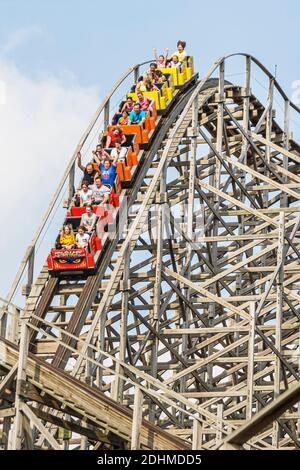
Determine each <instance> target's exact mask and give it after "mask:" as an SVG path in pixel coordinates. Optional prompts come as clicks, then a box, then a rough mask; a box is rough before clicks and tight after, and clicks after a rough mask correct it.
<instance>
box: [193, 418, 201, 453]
mask: <svg viewBox="0 0 300 470" xmlns="http://www.w3.org/2000/svg"><path fill="white" fill-rule="evenodd" d="M202 437H203V435H202V426H201V424H200V423H199V421H198V420H197V419H194V420H193V441H192V450H199V449H202Z"/></svg>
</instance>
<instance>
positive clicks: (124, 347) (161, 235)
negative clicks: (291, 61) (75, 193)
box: [0, 56, 300, 449]
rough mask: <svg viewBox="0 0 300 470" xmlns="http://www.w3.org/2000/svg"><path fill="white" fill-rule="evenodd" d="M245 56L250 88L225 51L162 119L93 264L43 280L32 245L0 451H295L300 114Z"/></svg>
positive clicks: (13, 312) (9, 346)
mask: <svg viewBox="0 0 300 470" xmlns="http://www.w3.org/2000/svg"><path fill="white" fill-rule="evenodd" d="M244 60H245V68H244V69H243V70H244V75H245V82H244V83H243V84H242V85H234V84H232V83H231V82H229V81H226V80H225V78H227V77H226V76H225V68H226V70H227V63H228V62H229V61H230V57H228V58H222V59H220V60H219V61H218V62H216V63H215V64H214V65H213V67H212V69H211V70H210V71H209V73H208V74H207V76H206V77H205V78H204V79H203V80H200V81H198V82H197V83H195V85H194V86H193V88H192V89H189V90H188V91H187V92H186V93H185V94H184V95H183V96H182V98H181V99H180V100H179V102H178V103H177V104H176V106H175V107H174V108H172V110H171V111H170V113H169V114H168V116H166V117H165V120H164V123H163V125H162V126H161V128H160V130H159V132H158V134H157V138H156V140H155V145H152V146H151V148H150V149H149V150H145V159H144V162H145V163H144V164H143V167H142V169H141V171H140V173H139V176H138V178H137V180H136V182H135V184H134V186H133V187H132V189H131V191H130V192H129V193H128V197H127V200H126V204H127V207H128V211H126V210H125V209H124V212H123V213H124V214H125V215H124V218H123V219H124V220H123V225H122V230H119V235H118V236H114V234H107V236H110V237H111V243H110V247H109V249H108V250H107V252H106V255H105V257H104V258H103V260H102V262H101V266H100V268H99V271H98V272H97V274H96V275H94V276H90V277H89V278H88V279H87V280H74V279H72V280H68V279H64V280H58V279H56V278H50V277H49V275H48V271H47V269H46V267H43V269H42V270H41V272H40V274H39V275H38V276H37V277H36V278H34V246H35V243H36V242H37V238H36V239H34V242H33V245H32V246H31V247H30V248H29V250H28V251H27V253H26V256H25V258H24V260H23V264H22V266H21V268H20V270H19V273H18V276H17V278H16V280H15V282H14V284H13V286H12V290H11V292H10V295H9V297H8V299H7V300H8V303H3V308H2V314H1V316H2V330H1V331H2V334H1V338H0V357H1V363H0V366H1V373H2V374H3V375H2V382H1V383H0V397H1V401H0V419H1V423H2V434H1V439H2V445H3V447H4V448H16V449H18V448H21V447H22V448H35V449H38V448H54V449H58V448H70V449H72V448H76V447H80V448H82V449H88V448H89V449H104V448H108V449H122V448H128V449H130V448H131V449H137V448H144V449H191V448H194V449H202V448H203V449H217V448H224V447H225V446H229V447H236V446H243V445H244V447H245V448H253V449H266V448H275V449H283V448H284V449H286V448H288V449H293V448H299V446H300V427H299V426H300V425H299V423H300V408H299V401H300V392H299V386H297V382H298V380H299V379H298V377H299V360H300V356H299V351H300V350H299V341H300V310H299V300H300V295H299V289H300V283H299V280H300V263H299V260H300V252H299V247H300V237H299V235H300V229H299V223H300V216H299V209H300V204H299V199H300V192H299V183H300V175H299V162H300V147H299V146H298V145H297V144H296V142H295V141H294V140H293V138H292V135H291V133H290V119H289V114H290V112H294V113H295V115H296V119H298V117H299V114H298V113H299V109H298V108H297V107H296V106H295V105H293V104H292V103H291V102H290V101H289V99H288V98H287V96H286V95H285V94H284V92H283V91H282V89H281V88H280V86H279V85H278V83H277V82H276V80H275V78H274V77H273V76H272V74H270V73H269V72H268V71H267V70H266V69H265V68H264V67H263V66H262V65H261V64H260V63H259V62H258V61H257V60H256V59H254V58H252V57H251V56H244ZM254 66H255V67H258V68H259V69H260V70H261V71H262V73H263V74H264V76H265V77H267V80H268V85H269V89H268V96H267V99H266V100H265V102H263V101H262V100H259V99H258V98H257V97H256V96H255V94H254V91H253V90H252V86H253V87H254V85H255V83H254V84H252V79H251V77H252V68H253V67H254ZM138 69H139V66H136V67H135V68H133V69H132V71H133V72H134V73H135V77H137V76H138V74H139V70H138ZM216 74H217V77H216ZM212 77H214V78H212ZM121 82H122V79H121V81H120V82H119V83H118V84H117V86H119V84H120V83H121ZM117 86H116V87H115V88H117ZM113 91H114V90H113ZM275 93H276V94H278V95H279V97H280V99H281V105H282V107H283V118H282V124H281V123H279V122H278V120H277V118H276V114H275V109H276V102H277V101H276V102H275V100H274V95H275ZM110 98H111V95H109V97H108V98H107V99H106V100H105V101H104V103H103V105H102V106H101V107H100V109H99V112H98V115H100V114H101V112H102V111H103V113H104V124H105V123H106V122H107V120H108V119H109V100H110ZM93 125H94V123H92V124H91V126H89V129H88V131H87V135H88V133H89V132H90V131H91V129H92V127H93ZM87 135H86V136H87ZM85 140H86V137H85V138H83V139H82V141H81V142H80V144H79V148H80V147H81V146H82V145H83V144H84V142H85ZM76 150H77V149H76ZM75 154H76V152H75ZM75 154H74V157H73V159H72V161H71V163H70V165H69V166H68V169H67V172H66V177H65V180H66V178H67V177H69V182H70V185H71V186H72V185H73V182H74V171H75V166H74V165H75V163H74V162H75ZM65 180H64V181H65ZM64 181H63V182H62V184H61V186H60V187H59V189H58V192H57V194H59V191H60V190H61V187H62V186H63V184H64ZM57 194H56V196H57ZM56 196H55V197H56ZM52 209H53V207H50V208H49V210H48V212H47V214H46V218H47V217H49V215H50V214H51V210H52ZM43 223H44V222H43ZM40 233H41V230H40ZM40 233H38V234H37V237H39V236H40ZM25 269H28V283H27V287H26V289H25V293H26V294H27V301H26V305H25V307H24V309H19V308H18V307H16V306H15V305H13V304H12V303H11V301H12V299H13V294H14V292H15V289H16V286H17V285H18V283H19V281H20V275H22V273H23V271H24V270H25ZM295 387H296V388H295ZM297 387H298V388H297ZM277 400H281V402H280V406H279V405H278V406H277V405H276V404H277ZM267 406H269V407H270V412H269V414H268V419H267V420H265V419H264V416H261V415H263V413H264V412H265V410H266V409H267V410H268V409H269V408H266V407H267ZM272 406H273V407H274V408H272ZM276 406H277V408H276ZM275 408H276V409H275ZM272 412H273V414H272ZM252 423H253V425H252ZM245 427H246V428H245ZM240 431H241V432H240ZM232 436H233V437H232ZM236 436H237V437H236ZM64 439H65V440H64Z"/></svg>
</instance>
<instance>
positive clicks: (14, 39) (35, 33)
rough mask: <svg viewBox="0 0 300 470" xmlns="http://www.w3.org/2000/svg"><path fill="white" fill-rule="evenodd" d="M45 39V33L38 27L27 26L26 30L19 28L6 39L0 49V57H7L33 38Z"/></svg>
mask: <svg viewBox="0 0 300 470" xmlns="http://www.w3.org/2000/svg"><path fill="white" fill-rule="evenodd" d="M38 37H44V38H45V37H47V34H46V33H45V31H43V30H42V29H41V28H40V27H39V26H29V27H27V28H20V29H17V30H16V31H14V32H13V33H12V34H11V35H10V36H9V37H8V39H7V41H6V42H5V43H4V44H3V45H2V46H1V47H0V53H1V55H7V54H9V53H11V52H13V51H14V50H15V49H17V48H18V47H20V46H22V45H23V44H25V43H26V42H27V41H29V40H30V39H33V38H38Z"/></svg>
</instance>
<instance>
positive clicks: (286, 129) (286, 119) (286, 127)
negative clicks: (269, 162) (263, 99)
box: [280, 100, 290, 207]
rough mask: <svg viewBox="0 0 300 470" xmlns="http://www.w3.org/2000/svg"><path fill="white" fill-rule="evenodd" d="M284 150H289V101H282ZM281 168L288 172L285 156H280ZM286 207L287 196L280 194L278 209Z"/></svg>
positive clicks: (285, 181) (286, 179) (285, 179)
mask: <svg viewBox="0 0 300 470" xmlns="http://www.w3.org/2000/svg"><path fill="white" fill-rule="evenodd" d="M284 148H285V149H286V150H290V101H289V100H285V101H284ZM282 163H283V168H284V169H285V170H288V168H289V159H288V157H287V156H286V155H282ZM282 179H283V182H284V183H285V184H286V183H287V182H288V177H287V175H282ZM287 205H288V195H287V194H286V193H284V192H282V194H281V196H280V207H287Z"/></svg>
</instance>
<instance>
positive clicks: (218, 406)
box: [216, 403, 223, 443]
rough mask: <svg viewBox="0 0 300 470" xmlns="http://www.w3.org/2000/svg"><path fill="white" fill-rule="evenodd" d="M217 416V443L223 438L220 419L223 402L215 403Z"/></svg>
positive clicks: (221, 417)
mask: <svg viewBox="0 0 300 470" xmlns="http://www.w3.org/2000/svg"><path fill="white" fill-rule="evenodd" d="M217 418H218V424H217V427H218V429H217V433H216V443H219V442H221V441H222V439H223V432H222V427H223V425H222V419H223V403H218V405H217Z"/></svg>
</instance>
